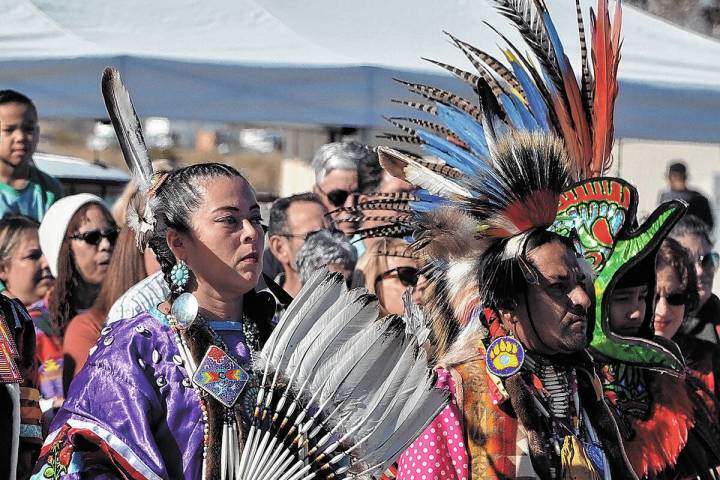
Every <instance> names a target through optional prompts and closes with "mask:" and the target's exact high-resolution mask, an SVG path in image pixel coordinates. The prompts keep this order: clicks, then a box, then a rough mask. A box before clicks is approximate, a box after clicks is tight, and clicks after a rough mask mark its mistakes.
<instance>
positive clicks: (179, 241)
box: [165, 228, 188, 260]
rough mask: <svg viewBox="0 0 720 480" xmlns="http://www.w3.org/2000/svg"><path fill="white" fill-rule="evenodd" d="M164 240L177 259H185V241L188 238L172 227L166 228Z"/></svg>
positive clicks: (186, 241)
mask: <svg viewBox="0 0 720 480" xmlns="http://www.w3.org/2000/svg"><path fill="white" fill-rule="evenodd" d="M165 241H167V244H168V247H169V248H170V251H171V252H172V254H173V255H175V258H177V259H179V260H187V246H188V245H187V243H188V239H187V237H186V236H185V235H183V234H181V233H180V232H178V231H177V230H175V229H174V228H168V229H167V233H166V234H165Z"/></svg>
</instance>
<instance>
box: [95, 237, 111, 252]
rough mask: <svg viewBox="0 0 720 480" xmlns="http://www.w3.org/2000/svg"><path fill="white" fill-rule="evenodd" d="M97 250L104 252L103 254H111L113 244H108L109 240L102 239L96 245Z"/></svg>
mask: <svg viewBox="0 0 720 480" xmlns="http://www.w3.org/2000/svg"><path fill="white" fill-rule="evenodd" d="M98 250H100V251H105V252H112V250H113V244H112V243H110V240H108V239H107V238H105V237H102V238H101V239H100V243H99V244H98Z"/></svg>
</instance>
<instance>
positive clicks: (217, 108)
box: [0, 0, 720, 142]
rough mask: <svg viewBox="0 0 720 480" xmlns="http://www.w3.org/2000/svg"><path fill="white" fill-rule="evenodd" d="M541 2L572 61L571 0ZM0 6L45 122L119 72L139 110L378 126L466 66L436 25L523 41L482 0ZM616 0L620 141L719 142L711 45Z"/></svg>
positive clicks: (7, 77) (718, 57) (492, 45)
mask: <svg viewBox="0 0 720 480" xmlns="http://www.w3.org/2000/svg"><path fill="white" fill-rule="evenodd" d="M547 3H548V4H549V8H550V11H551V13H552V15H553V18H554V19H555V22H556V26H557V27H558V29H559V30H560V36H561V38H562V40H563V42H564V43H565V44H566V45H567V53H568V56H569V57H570V58H571V60H572V61H573V63H574V64H575V65H576V68H577V63H578V55H579V46H578V41H577V25H576V20H575V9H574V2H573V1H572V0H547ZM0 5H1V8H2V11H3V14H2V16H0V32H1V33H0V88H16V89H18V90H20V91H22V92H24V93H26V94H28V95H30V96H31V97H32V98H33V99H34V100H35V101H36V103H37V105H38V108H39V110H40V113H41V115H42V116H43V117H86V118H87V117H89V118H102V117H104V116H105V111H104V107H103V104H102V101H101V99H100V93H99V90H100V89H99V79H100V74H101V71H102V69H103V67H105V66H106V65H114V66H116V67H118V68H119V69H120V70H121V72H122V74H123V76H124V79H125V81H126V83H127V84H128V86H129V88H130V89H131V91H132V94H133V97H134V98H135V101H136V104H137V107H138V113H139V114H140V115H143V116H146V115H156V116H167V117H170V118H174V119H201V120H214V121H247V122H281V123H311V124H326V125H349V126H361V127H367V126H378V125H382V124H383V121H382V115H393V114H397V113H399V112H400V111H402V110H399V109H398V108H396V106H394V105H393V104H392V103H390V102H389V99H390V98H392V97H400V98H402V97H406V96H407V94H406V93H404V90H403V89H402V88H401V87H400V86H398V85H397V84H395V82H393V81H392V78H393V77H400V78H403V79H408V80H413V81H420V82H429V83H433V84H437V85H439V86H445V87H450V88H453V89H455V90H457V89H458V88H460V87H459V85H460V83H459V82H458V81H456V80H454V79H452V78H450V77H448V76H446V75H445V74H444V71H442V70H440V69H438V68H437V67H435V66H433V65H430V64H428V63H427V62H424V61H422V60H421V59H420V57H421V56H424V57H429V58H434V59H437V60H442V61H445V62H448V63H454V64H456V65H458V66H461V67H463V68H470V67H469V65H468V64H467V62H466V60H465V59H464V58H462V56H461V54H460V53H459V52H457V51H456V49H454V48H453V47H452V46H451V45H450V44H449V42H448V41H447V40H446V38H445V37H444V35H443V34H442V30H447V31H449V32H452V33H453V34H455V35H457V36H459V37H460V38H462V39H464V40H466V41H469V42H470V43H473V44H475V45H477V46H479V47H482V48H484V49H488V50H489V51H491V52H493V53H495V54H497V55H500V53H499V51H498V48H497V45H498V44H499V39H498V37H497V36H496V35H495V33H494V32H492V31H491V29H490V28H489V27H487V26H486V25H484V24H483V21H487V22H490V23H492V24H493V25H496V26H500V27H501V28H500V29H501V30H502V31H503V32H505V33H509V34H510V38H511V39H513V40H517V39H518V37H517V35H515V34H514V33H513V32H512V29H511V28H508V22H507V21H506V20H504V19H500V17H499V15H498V14H497V13H496V12H495V11H494V9H493V7H492V2H490V1H489V0H472V1H469V0H444V1H442V2H437V1H434V0H395V1H388V0H365V1H362V2H333V1H330V0H313V1H310V2H297V1H290V0H255V1H253V0H203V1H200V0H153V1H152V2H148V1H146V0H121V1H115V2H88V1H86V0H63V1H62V2H58V1H56V0H0ZM583 5H584V7H585V12H586V15H585V20H586V26H587V27H588V28H589V23H590V21H589V16H588V15H587V7H589V6H590V3H589V2H587V1H583ZM624 8H625V17H624V25H623V26H624V45H623V60H622V62H621V67H620V79H621V93H620V98H619V103H618V111H617V124H616V133H617V135H618V136H624V137H633V138H649V139H663V140H685V141H699V142H718V141H720V114H718V112H720V43H719V42H715V41H713V40H710V39H708V38H705V37H702V36H700V35H697V34H694V33H691V32H688V31H685V30H682V29H680V28H678V27H674V26H671V25H670V24H668V23H666V22H663V21H661V20H659V19H657V18H654V17H650V16H648V15H646V14H644V13H641V12H639V11H637V10H634V9H632V8H629V7H627V6H626V7H624ZM576 71H577V70H576ZM465 93H469V92H468V91H467V90H466V91H465ZM403 113H407V112H403Z"/></svg>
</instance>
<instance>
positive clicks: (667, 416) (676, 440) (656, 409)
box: [625, 374, 695, 478]
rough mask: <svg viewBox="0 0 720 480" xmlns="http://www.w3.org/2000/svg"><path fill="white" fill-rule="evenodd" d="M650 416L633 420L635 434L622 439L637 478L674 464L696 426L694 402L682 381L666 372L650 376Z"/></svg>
mask: <svg viewBox="0 0 720 480" xmlns="http://www.w3.org/2000/svg"><path fill="white" fill-rule="evenodd" d="M651 379H652V385H651V386H650V390H651V393H652V398H653V403H652V407H651V411H650V418H648V419H647V420H638V419H634V421H633V422H632V427H633V429H634V430H635V437H633V439H632V440H630V441H627V442H625V451H626V453H627V456H628V460H630V464H631V465H632V467H633V470H635V473H637V474H638V476H639V477H640V478H646V477H654V476H655V475H657V474H658V473H660V472H662V471H663V470H665V469H667V468H668V467H673V466H675V464H676V463H677V460H678V457H679V456H680V452H681V451H682V449H683V448H684V447H685V444H686V443H687V439H688V432H689V431H690V430H691V429H692V428H693V426H694V425H695V416H694V413H693V404H692V401H691V400H690V397H689V396H688V392H687V390H686V386H685V382H684V380H681V379H678V378H676V377H671V376H669V375H659V374H657V375H653V376H652V377H651Z"/></svg>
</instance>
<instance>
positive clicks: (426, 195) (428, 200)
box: [408, 188, 452, 212]
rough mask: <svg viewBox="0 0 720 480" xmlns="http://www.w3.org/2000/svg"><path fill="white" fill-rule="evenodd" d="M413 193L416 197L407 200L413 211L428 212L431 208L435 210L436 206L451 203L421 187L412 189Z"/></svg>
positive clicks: (444, 205)
mask: <svg viewBox="0 0 720 480" xmlns="http://www.w3.org/2000/svg"><path fill="white" fill-rule="evenodd" d="M413 194H414V195H415V196H416V197H418V199H417V200H413V201H410V202H408V205H409V206H410V208H411V209H412V210H413V211H415V212H429V211H431V210H435V209H436V208H440V207H447V206H450V205H452V202H451V201H450V200H448V199H446V198H443V197H438V196H437V195H433V194H432V193H430V192H428V191H427V190H425V189H422V188H418V189H416V190H415V191H413Z"/></svg>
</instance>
